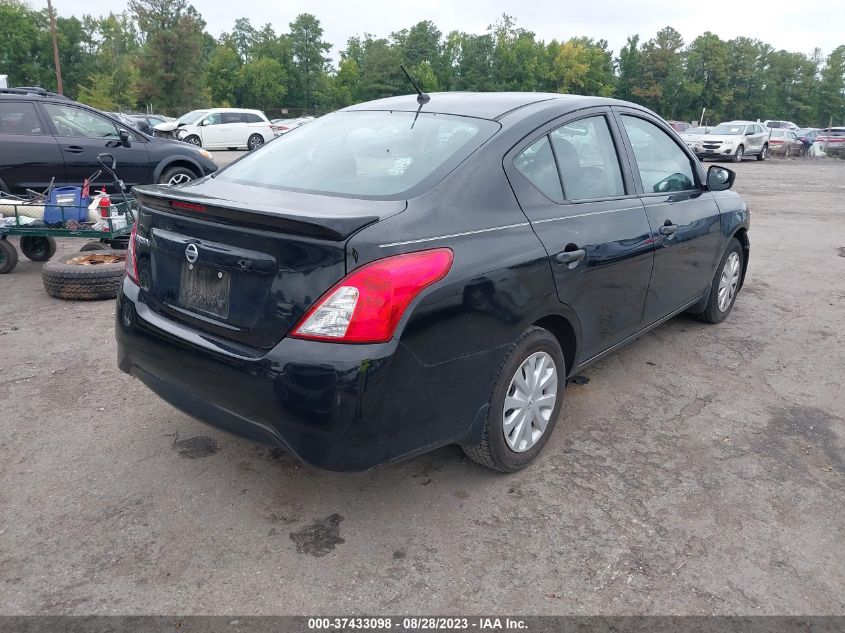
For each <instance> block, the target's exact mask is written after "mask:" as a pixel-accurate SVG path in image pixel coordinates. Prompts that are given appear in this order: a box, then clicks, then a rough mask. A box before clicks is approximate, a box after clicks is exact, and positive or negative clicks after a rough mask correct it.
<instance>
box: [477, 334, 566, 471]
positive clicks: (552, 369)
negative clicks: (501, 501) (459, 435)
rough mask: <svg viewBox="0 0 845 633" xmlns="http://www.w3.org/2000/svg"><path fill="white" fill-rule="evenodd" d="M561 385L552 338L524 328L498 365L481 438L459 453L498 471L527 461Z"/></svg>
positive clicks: (551, 418) (539, 443) (541, 441)
mask: <svg viewBox="0 0 845 633" xmlns="http://www.w3.org/2000/svg"><path fill="white" fill-rule="evenodd" d="M565 384H566V362H565V361H564V358H563V352H562V351H561V349H560V344H559V343H558V341H557V339H556V338H555V337H554V335H553V334H552V333H551V332H549V331H548V330H545V329H543V328H539V327H530V328H528V329H527V330H525V332H523V333H522V335H521V336H520V337H519V340H518V341H517V342H516V343H515V344H514V346H513V347H512V348H511V350H510V352H508V355H507V357H506V358H505V361H504V363H503V364H502V367H501V368H500V370H499V375H498V377H497V378H496V381H495V383H494V386H493V392H492V394H491V396H490V406H489V409H488V412H487V420H486V421H485V426H484V432H483V435H482V438H481V442H480V443H479V444H477V445H475V446H465V447H464V452H465V453H466V454H467V456H468V457H469V458H470V459H472V460H474V461H476V462H478V463H479V464H481V465H483V466H487V467H488V468H492V469H493V470H498V471H501V472H506V473H510V472H516V471H517V470H520V469H522V468H524V467H525V466H527V465H528V464H529V463H530V462H531V461H532V460H533V459H534V458H535V457H537V455H538V454H539V453H540V451H541V450H542V449H543V446H545V445H546V442H547V441H548V439H549V436H550V435H551V433H552V430H553V429H554V427H555V424H556V422H557V418H558V415H559V414H560V408H561V405H562V404H563V389H564V387H565Z"/></svg>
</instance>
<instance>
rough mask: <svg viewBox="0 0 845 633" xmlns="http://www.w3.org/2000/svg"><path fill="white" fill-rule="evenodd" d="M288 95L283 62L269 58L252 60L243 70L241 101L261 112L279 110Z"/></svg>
mask: <svg viewBox="0 0 845 633" xmlns="http://www.w3.org/2000/svg"><path fill="white" fill-rule="evenodd" d="M286 94H287V75H286V74H285V69H284V67H283V66H282V64H281V62H279V61H278V60H275V59H270V58H269V57H258V58H255V59H251V60H250V61H248V62H247V63H246V64H244V66H243V68H242V69H241V101H242V103H244V104H248V105H250V106H251V107H254V108H259V109H261V110H269V109H271V108H278V107H280V106H281V105H282V104H283V103H284V98H285V95H286Z"/></svg>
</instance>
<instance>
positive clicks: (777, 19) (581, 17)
mask: <svg viewBox="0 0 845 633" xmlns="http://www.w3.org/2000/svg"><path fill="white" fill-rule="evenodd" d="M31 1H32V4H33V5H34V6H36V7H40V6H42V5H43V6H44V7H46V0H31ZM189 1H191V2H192V4H193V5H194V7H196V9H197V10H198V11H199V12H200V13H201V14H202V16H203V18H204V19H205V21H206V23H207V27H206V28H207V30H208V31H209V32H210V33H212V34H213V35H215V36H217V35H219V34H220V33H221V32H223V31H228V30H231V28H232V26H233V25H234V22H235V20H236V19H237V18H239V17H247V18H249V19H250V21H251V22H252V24H253V25H254V26H257V27H260V26H263V25H264V24H265V23H267V22H269V23H270V24H272V25H273V27H274V28H275V29H276V32H286V31H287V30H288V23H290V22H291V21H292V20H293V19H294V18H295V17H296V15H298V14H299V13H306V12H307V13H313V14H314V15H316V16H317V18H319V20H320V22H321V24H322V26H323V30H324V39H325V40H326V41H328V42H331V43H332V44H333V46H334V48H333V49H332V51H331V54H330V55H331V57H332V58H333V62H334V63H335V64H336V63H337V60H338V56H339V51H340V50H342V49H343V48H345V44H346V39H347V38H348V37H349V36H351V35H357V34H363V33H372V34H374V35H375V36H377V37H387V36H389V35H390V33H391V32H393V31H398V30H400V29H403V28H409V27H411V26H412V25H413V24H415V23H417V22H419V21H421V20H431V21H432V22H434V23H435V24H436V25H437V27H438V28H439V29H440V30H441V31H443V33H444V35H445V34H446V33H448V32H449V31H452V30H458V31H466V32H468V33H484V32H485V31H486V29H487V26H488V25H490V24H491V23H492V22H495V21H496V19H497V18H498V17H499V16H500V15H501V14H502V13H507V14H508V15H511V16H513V17H514V18H516V23H517V26H519V27H521V28H524V29H526V30H529V31H533V32H534V33H535V34H536V35H537V37H538V38H539V39H543V40H545V41H549V40H551V39H555V38H556V39H558V40H565V39H568V38H570V37H574V36H580V35H585V36H587V37H592V38H594V39H605V40H607V41H608V43H609V44H610V48H611V49H612V50H613V51H614V54H615V53H617V52H618V51H619V49H620V48H621V47H622V46H624V44H625V39H626V37H627V36H628V35H632V34H635V33H639V34H640V39H641V40H642V41H645V40H648V39H650V38H651V37H653V36H654V34H655V33H656V32H657V31H658V30H659V29H661V28H663V27H664V26H672V27H674V28H675V29H677V30H678V31H679V32H680V33H681V35H682V36H683V37H684V41H685V42H690V41H692V40H693V39H694V38H695V37H696V36H698V35H700V34H701V33H703V32H705V31H707V30H709V31H712V32H714V33H716V34H717V35H718V36H719V37H721V38H722V39H731V38H733V37H737V36H739V35H744V36H748V37H753V38H757V39H760V40H763V41H764V42H768V43H769V44H771V45H773V46H775V47H776V48H785V49H787V50H789V51H795V52H803V53H807V54H810V53H812V52H813V49H814V48H816V47H819V48H821V49H822V53H823V54H824V55H827V54H828V53H830V51H832V50H833V49H834V48H836V47H837V46H839V45H841V44H845V28H843V25H845V1H843V0H736V1H734V2H729V3H716V5H715V6H714V3H712V2H707V1H703V0H698V1H692V0H669V1H667V0H633V1H631V0H588V1H587V2H583V3H577V2H562V1H561V0H528V1H526V0H519V1H517V0H392V1H386V0H356V1H352V2H350V1H348V0H347V1H344V2H339V1H337V0H250V2H248V3H245V4H243V5H241V4H239V3H237V2H231V1H230V0H189ZM53 6H54V7H55V9H56V11H57V13H58V14H59V15H63V16H68V15H76V16H81V15H83V14H85V13H89V14H93V15H95V16H98V15H105V14H107V13H109V11H114V12H119V11H121V10H122V9H123V8H125V6H126V5H125V4H123V2H122V0H54V1H53Z"/></svg>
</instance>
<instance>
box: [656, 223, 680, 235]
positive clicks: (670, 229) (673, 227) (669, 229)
mask: <svg viewBox="0 0 845 633" xmlns="http://www.w3.org/2000/svg"><path fill="white" fill-rule="evenodd" d="M677 230H678V225H677V224H672V222H671V221H669V220H666V224H664V225H663V226H661V227H660V229H659V231H658V232H659V233H660V234H661V235H666V236H667V237H668V236H669V235H672V233H674V232H675V231H677Z"/></svg>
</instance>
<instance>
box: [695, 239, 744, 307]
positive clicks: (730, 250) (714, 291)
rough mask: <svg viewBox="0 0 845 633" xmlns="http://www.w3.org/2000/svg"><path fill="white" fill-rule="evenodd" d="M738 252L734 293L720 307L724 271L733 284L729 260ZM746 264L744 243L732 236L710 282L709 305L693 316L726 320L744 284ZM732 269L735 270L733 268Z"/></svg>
mask: <svg viewBox="0 0 845 633" xmlns="http://www.w3.org/2000/svg"><path fill="white" fill-rule="evenodd" d="M733 254H736V256H737V259H736V260H735V261H736V264H737V265H738V268H737V269H736V274H737V277H736V278H735V281H734V282H733V284H732V285H733V288H734V290H733V294H732V295H730V298H729V300H728V302H727V305H723V307H721V308H720V307H719V291H720V286H721V283H722V275H723V273H726V274H728V277H729V279H728V285H731V283H730V282H731V279H730V278H731V277H732V273H730V271H729V270H728V267H727V263H728V260H729V259H731V256H732V255H733ZM744 266H745V256H744V254H743V251H742V245H741V244H740V243H739V241H738V240H737V239H736V238H735V237H732V238H731V240H730V242H728V247H727V248H726V249H725V254H724V255H722V259H721V260H720V261H719V266H718V268H716V274H715V275H714V276H713V282H712V283H711V284H710V294H709V296H708V297H707V305H706V306H705V308H704V310H703V311H702V312H698V313H694V314H692V315H691V316H693V317H694V318H696V319H698V320H699V321H704V322H705V323H721V322H722V321H724V320H725V319H726V318H727V317H728V315H729V314H730V313H731V310H732V309H733V307H734V303H735V302H736V297H737V295H738V294H739V290H740V285H741V284H742V271H743V268H744ZM731 270H733V269H732V268H731Z"/></svg>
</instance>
